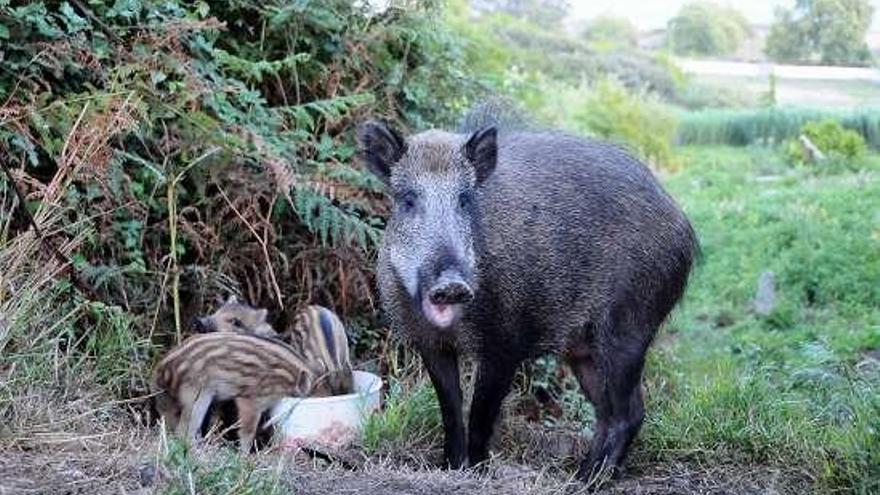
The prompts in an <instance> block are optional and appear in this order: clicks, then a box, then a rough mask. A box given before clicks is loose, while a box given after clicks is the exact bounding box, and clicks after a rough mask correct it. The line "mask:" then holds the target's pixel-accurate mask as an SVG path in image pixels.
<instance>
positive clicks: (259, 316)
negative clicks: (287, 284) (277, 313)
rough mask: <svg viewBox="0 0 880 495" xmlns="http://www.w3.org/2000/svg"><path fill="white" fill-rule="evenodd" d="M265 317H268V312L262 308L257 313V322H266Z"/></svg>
mask: <svg viewBox="0 0 880 495" xmlns="http://www.w3.org/2000/svg"><path fill="white" fill-rule="evenodd" d="M267 316H269V311H268V310H267V309H265V308H263V309H260V310H259V311H257V319H258V320H259V321H263V322H264V321H266V317H267Z"/></svg>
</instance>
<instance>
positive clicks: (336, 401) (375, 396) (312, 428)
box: [268, 371, 382, 447]
mask: <svg viewBox="0 0 880 495" xmlns="http://www.w3.org/2000/svg"><path fill="white" fill-rule="evenodd" d="M354 389H355V391H354V393H351V394H346V395H335V396H332V397H306V398H294V397H290V398H287V399H283V400H281V402H279V403H278V404H277V405H275V407H273V408H272V417H271V418H270V419H269V422H268V424H269V425H275V432H276V438H277V439H278V441H279V442H280V443H281V445H282V446H285V447H298V446H301V445H304V444H315V443H317V444H321V445H330V446H341V445H344V444H346V443H348V442H350V441H351V440H353V439H354V438H356V437H357V435H358V434H359V433H360V431H361V427H362V426H363V424H364V421H365V420H366V418H367V417H368V416H369V415H370V414H371V413H372V412H373V411H375V410H377V409H379V403H380V401H379V399H380V392H381V390H382V379H381V378H379V377H378V376H376V375H374V374H372V373H368V372H366V371H355V372H354Z"/></svg>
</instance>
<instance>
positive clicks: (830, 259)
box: [641, 148, 880, 493]
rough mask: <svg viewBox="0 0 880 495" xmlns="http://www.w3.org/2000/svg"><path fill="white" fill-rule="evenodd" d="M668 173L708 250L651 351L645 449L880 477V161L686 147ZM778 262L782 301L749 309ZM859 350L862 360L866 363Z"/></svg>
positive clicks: (832, 487)
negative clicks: (841, 163) (769, 308)
mask: <svg viewBox="0 0 880 495" xmlns="http://www.w3.org/2000/svg"><path fill="white" fill-rule="evenodd" d="M683 155H684V162H685V163H686V165H685V170H684V171H683V172H681V173H679V174H677V175H676V176H674V177H672V178H670V179H669V180H668V181H667V185H668V187H669V189H670V190H671V192H672V193H673V194H674V195H675V196H676V197H677V198H679V200H680V202H681V203H682V205H683V207H684V208H685V210H686V211H687V212H688V214H689V215H690V217H691V218H692V220H693V222H694V224H695V227H696V229H697V231H698V233H699V235H700V239H701V241H702V247H703V250H704V258H703V260H702V261H701V263H700V266H699V267H698V268H697V270H696V272H695V276H694V277H693V279H692V283H691V286H690V288H689V291H688V295H687V297H686V299H685V301H684V303H683V305H682V306H681V308H680V310H679V311H678V312H677V314H676V315H675V317H674V318H673V319H672V321H671V322H670V323H669V324H668V325H667V328H666V330H665V332H667V333H670V334H672V335H671V337H670V338H668V339H663V341H664V342H665V343H666V345H662V346H660V347H658V349H656V350H655V352H654V353H653V355H652V357H651V363H650V365H649V366H648V379H647V388H648V391H649V397H650V399H649V408H648V411H649V419H648V422H647V424H646V426H645V428H644V430H643V435H642V441H641V444H642V445H643V447H642V448H643V449H644V451H645V453H647V454H648V455H649V456H650V457H653V458H654V459H658V460H664V459H669V458H670V457H672V458H685V459H689V458H698V459H699V460H700V461H701V462H707V463H725V462H735V463H745V464H774V465H779V466H780V467H783V468H788V469H793V470H797V471H800V472H802V473H805V474H806V476H808V477H810V478H813V479H814V480H815V483H816V487H817V489H821V490H823V491H841V490H842V491H847V492H856V493H872V492H876V490H878V489H880V371H877V370H878V368H877V367H874V368H873V371H872V370H871V367H870V366H867V365H866V363H865V362H862V361H863V360H865V352H866V351H869V350H874V349H878V348H880V217H878V213H880V180H878V179H880V166H878V161H877V159H876V157H875V158H873V159H872V160H870V161H869V163H868V164H867V165H866V167H865V169H863V170H862V171H858V172H849V173H838V174H822V175H819V174H816V173H814V172H812V171H811V170H809V169H807V168H793V167H788V166H786V165H785V164H784V163H782V162H781V161H780V159H779V158H778V155H776V154H775V153H773V152H772V151H768V150H761V149H744V148H738V149H733V148H691V149H685V150H684V151H683ZM765 270H769V271H772V272H774V274H775V276H776V285H777V301H778V304H777V309H776V310H775V311H774V313H772V314H771V315H770V316H768V317H759V316H757V315H754V314H753V313H752V312H751V311H750V301H751V298H752V297H753V295H754V292H755V288H756V285H757V280H758V277H759V276H760V274H761V273H762V272H763V271H765ZM860 362H862V363H861V365H859V363H860Z"/></svg>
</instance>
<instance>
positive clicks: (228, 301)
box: [226, 294, 238, 304]
mask: <svg viewBox="0 0 880 495" xmlns="http://www.w3.org/2000/svg"><path fill="white" fill-rule="evenodd" d="M226 304H238V297H236V296H235V294H233V295H231V296H229V298H228V299H226Z"/></svg>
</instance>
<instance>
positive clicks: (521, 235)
mask: <svg viewBox="0 0 880 495" xmlns="http://www.w3.org/2000/svg"><path fill="white" fill-rule="evenodd" d="M483 117H484V118H482V119H480V118H477V119H473V118H471V119H469V120H470V122H471V124H470V127H469V128H468V127H466V128H464V129H463V130H462V132H461V133H453V132H445V131H441V130H430V131H426V132H422V133H419V134H415V135H412V136H409V137H408V138H406V139H404V138H403V137H401V135H400V134H399V133H398V132H396V131H395V130H393V129H392V128H390V127H388V126H386V125H385V124H383V123H381V122H378V121H368V122H365V123H363V124H361V125H360V126H359V128H358V132H357V135H358V144H359V156H360V159H361V160H362V161H363V162H364V163H365V164H366V166H367V167H368V168H369V169H370V170H371V171H372V172H373V173H374V174H376V175H377V176H378V177H379V178H381V179H382V180H383V181H384V182H385V183H386V185H387V188H388V191H389V193H390V195H391V197H392V198H393V209H392V213H391V217H390V219H389V220H388V223H387V227H386V230H385V237H384V241H383V243H382V247H381V250H380V253H379V262H378V277H379V285H380V291H381V296H382V301H383V307H384V311H385V313H386V315H387V317H388V319H389V322H390V324H391V326H392V328H393V329H394V330H395V331H399V332H401V333H402V334H403V335H404V336H405V337H406V338H407V339H408V340H409V341H410V342H411V343H412V344H413V345H414V346H415V347H416V349H417V350H418V351H419V353H420V354H421V356H422V359H423V361H424V364H425V367H426V368H427V371H428V374H429V375H430V377H431V380H432V383H433V385H434V387H435V389H436V391H437V396H438V399H439V402H440V409H441V413H442V416H443V426H444V429H445V444H444V452H445V456H446V462H447V463H448V465H449V466H450V467H460V466H463V465H466V464H469V465H475V464H478V463H480V462H482V461H484V460H486V459H487V457H488V444H489V440H490V437H491V435H492V431H493V427H494V424H495V422H496V419H497V417H498V414H499V411H500V408H501V403H502V400H503V399H504V397H505V396H506V395H507V393H508V391H509V389H510V386H511V381H512V379H513V376H514V372H515V370H516V369H517V367H518V365H519V364H520V363H521V362H522V361H523V360H525V359H529V358H533V357H536V356H538V355H541V354H545V353H548V352H556V353H561V354H562V355H563V357H564V358H565V359H566V361H567V362H568V363H569V364H570V365H571V368H572V370H573V371H574V373H575V375H576V376H577V378H578V380H579V382H580V385H581V388H582V390H583V392H584V394H585V395H586V396H587V398H588V399H589V401H590V402H591V403H592V404H593V406H594V407H595V411H596V424H595V429H594V435H593V438H592V441H591V446H590V452H589V455H588V456H587V458H586V459H584V460H583V462H582V464H581V467H580V470H579V473H578V474H579V476H580V477H581V478H582V479H585V480H586V479H589V478H590V477H591V476H593V475H594V474H595V473H596V472H597V471H598V470H599V469H600V468H602V467H603V466H608V467H612V468H617V467H619V466H620V465H621V463H622V461H623V458H624V456H625V454H626V452H627V450H628V448H629V445H630V443H631V442H632V440H633V438H634V437H635V436H636V434H637V433H638V431H639V428H640V426H641V424H642V421H643V418H644V407H643V401H642V392H641V382H642V368H643V365H644V362H645V353H646V351H647V349H648V346H649V344H650V343H651V341H652V339H653V337H654V335H655V333H656V332H657V329H658V327H659V326H660V324H661V323H662V322H663V320H664V319H665V318H666V316H667V315H668V314H669V312H670V311H671V310H672V308H673V306H674V305H675V304H676V302H677V301H678V300H679V298H680V297H681V295H682V292H683V291H684V288H685V285H686V282H687V278H688V274H689V272H690V270H691V265H692V262H693V259H694V257H695V255H696V252H697V241H696V237H695V235H694V232H693V230H692V228H691V225H690V223H689V222H688V219H687V218H686V217H685V215H684V214H683V213H682V211H681V210H680V209H679V208H678V206H677V205H676V203H675V202H674V201H673V200H672V198H670V196H669V195H668V194H667V193H666V192H664V190H663V189H662V187H661V186H660V184H659V183H658V181H657V180H656V179H655V177H654V176H653V174H652V173H651V171H650V170H649V169H648V168H647V167H646V166H644V165H643V164H642V163H640V162H639V161H638V160H636V159H635V158H633V157H632V156H630V155H629V154H627V153H626V152H624V151H623V150H621V149H618V148H617V147H614V146H612V145H609V144H603V143H601V142H596V141H592V140H588V139H584V138H581V137H575V136H572V135H567V134H564V133H562V132H556V131H528V130H507V129H500V130H499V128H498V127H497V126H496V125H494V123H493V120H492V117H491V115H490V116H488V118H485V117H486V116H483ZM480 120H482V122H478V121H480ZM466 122H467V121H466ZM487 122H488V124H487ZM463 353H467V354H471V355H473V356H475V358H476V361H477V377H476V381H475V385H474V387H475V388H474V396H473V400H472V405H471V410H470V418H469V423H468V435H467V440H466V436H465V428H464V421H463V419H462V391H461V387H460V384H459V383H460V382H459V356H460V354H463ZM615 470H616V469H615Z"/></svg>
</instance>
